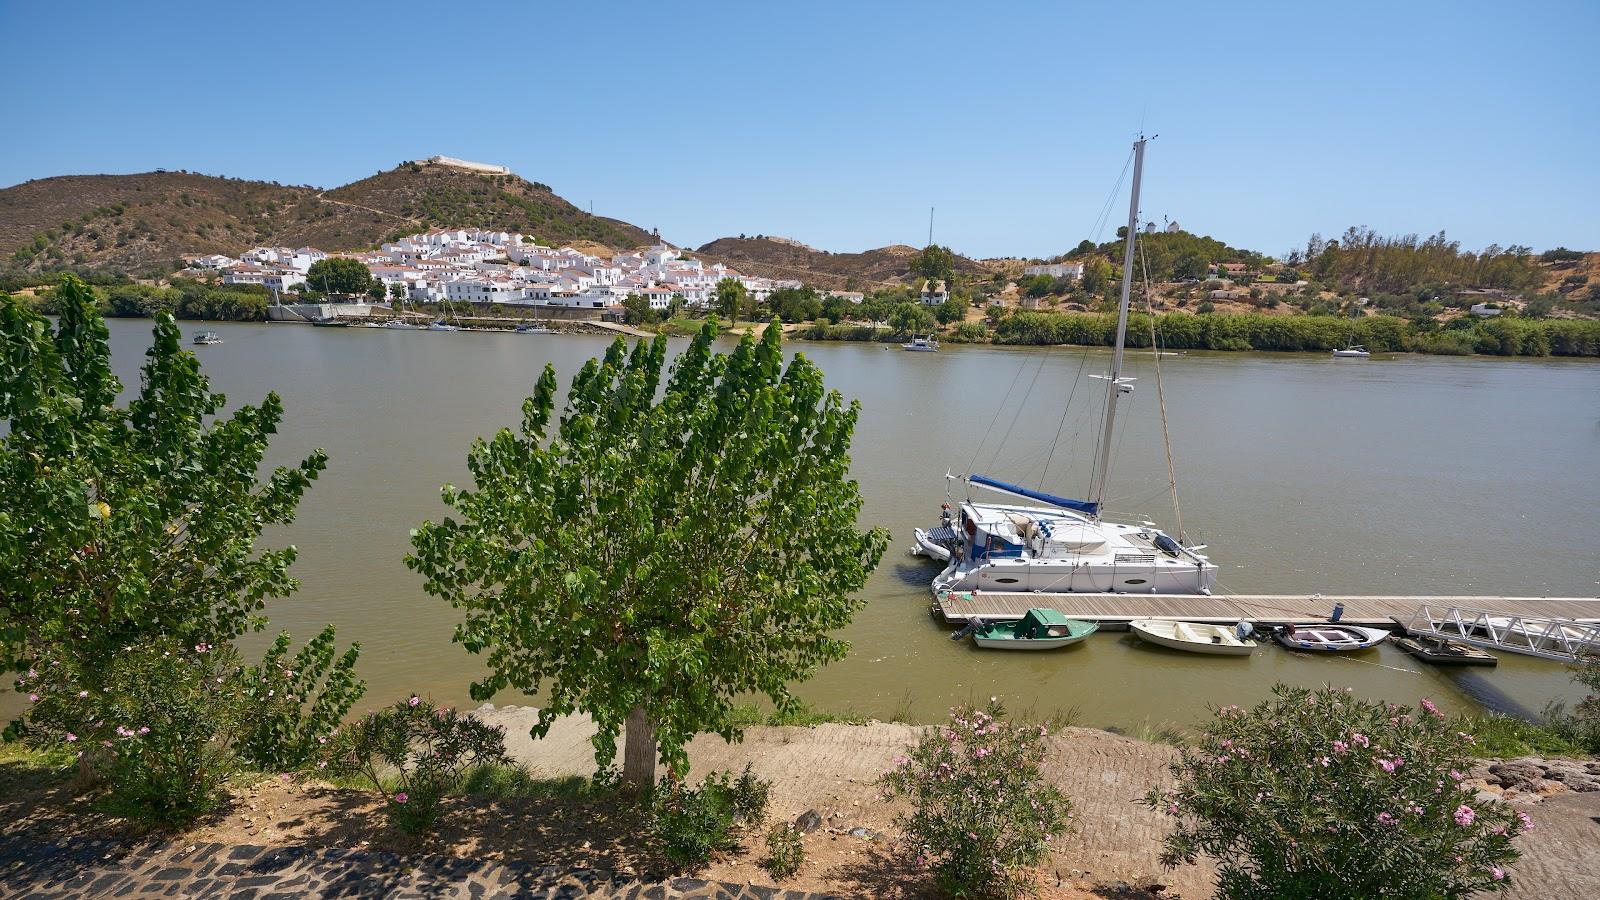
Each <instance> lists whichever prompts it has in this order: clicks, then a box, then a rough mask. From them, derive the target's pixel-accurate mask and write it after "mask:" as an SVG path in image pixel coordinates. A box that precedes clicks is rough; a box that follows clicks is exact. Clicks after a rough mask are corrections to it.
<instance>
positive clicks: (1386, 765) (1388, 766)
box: [1378, 759, 1395, 772]
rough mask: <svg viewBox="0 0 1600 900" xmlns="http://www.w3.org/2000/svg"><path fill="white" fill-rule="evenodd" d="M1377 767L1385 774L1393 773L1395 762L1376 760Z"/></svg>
mask: <svg viewBox="0 0 1600 900" xmlns="http://www.w3.org/2000/svg"><path fill="white" fill-rule="evenodd" d="M1378 765H1380V766H1383V770H1384V771H1385V772H1393V771H1394V770H1395V761H1394V760H1392V759H1380V760H1378Z"/></svg>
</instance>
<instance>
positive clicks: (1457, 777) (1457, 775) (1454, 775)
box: [1450, 769, 1467, 781]
mask: <svg viewBox="0 0 1600 900" xmlns="http://www.w3.org/2000/svg"><path fill="white" fill-rule="evenodd" d="M1450 777H1451V778H1452V779H1454V780H1456V781H1460V780H1461V779H1463V778H1465V777H1467V776H1465V775H1463V774H1461V773H1460V772H1457V771H1456V770H1455V769H1451V770H1450Z"/></svg>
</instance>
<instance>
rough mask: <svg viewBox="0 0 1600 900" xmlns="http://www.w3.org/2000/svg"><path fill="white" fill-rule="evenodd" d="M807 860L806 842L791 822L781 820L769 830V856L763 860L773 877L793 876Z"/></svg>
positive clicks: (778, 879) (776, 878)
mask: <svg viewBox="0 0 1600 900" xmlns="http://www.w3.org/2000/svg"><path fill="white" fill-rule="evenodd" d="M805 861H806V847H805V842H804V840H803V839H802V838H801V836H800V832H798V831H795V830H794V828H792V827H791V826H790V825H789V823H787V822H779V823H778V824H776V825H774V826H772V830H771V831H769V832H767V858H766V859H764V860H762V861H761V867H762V868H763V869H766V870H767V872H768V874H770V875H771V876H772V877H773V879H775V880H777V881H782V880H784V879H785V878H793V877H794V874H795V873H796V872H798V871H800V867H801V866H802V865H804V864H805Z"/></svg>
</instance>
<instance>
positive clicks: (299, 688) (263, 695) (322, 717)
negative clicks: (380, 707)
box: [239, 625, 367, 772]
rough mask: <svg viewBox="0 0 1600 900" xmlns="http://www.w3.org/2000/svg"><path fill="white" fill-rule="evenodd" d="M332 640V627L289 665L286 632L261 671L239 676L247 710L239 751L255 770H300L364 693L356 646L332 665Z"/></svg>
mask: <svg viewBox="0 0 1600 900" xmlns="http://www.w3.org/2000/svg"><path fill="white" fill-rule="evenodd" d="M333 635H334V627H333V626H332V625H329V626H327V627H326V628H324V629H322V633H321V634H318V635H317V636H316V637H315V638H312V639H311V641H310V642H308V643H307V644H306V645H305V646H304V647H302V648H300V652H298V653H296V654H295V655H294V658H293V659H292V660H290V659H286V657H287V656H288V654H289V632H287V631H285V632H283V633H281V634H279V635H278V637H277V639H276V640H275V641H273V643H272V647H271V648H270V649H269V650H268V651H267V654H266V656H265V657H264V658H263V659H262V660H261V665H259V666H252V667H250V668H248V669H246V670H245V671H244V673H243V677H242V682H243V688H244V692H245V696H247V697H249V698H250V700H251V704H250V715H249V720H248V722H247V723H246V726H245V730H244V733H243V735H242V736H241V745H240V748H239V749H240V754H241V755H242V756H244V757H245V759H247V760H249V761H250V762H251V763H252V764H254V765H255V766H257V767H259V768H261V769H265V770H271V771H276V772H288V771H293V770H295V769H300V768H304V767H305V766H306V765H308V764H310V763H311V762H313V761H314V758H315V757H316V756H317V754H318V749H319V747H320V746H321V745H323V744H326V742H327V739H328V737H329V736H330V735H332V734H333V732H334V731H335V730H336V729H338V727H339V723H340V722H342V721H344V717H345V715H346V714H347V713H349V712H350V707H351V706H354V705H355V702H356V701H357V700H360V699H361V696H362V695H363V694H365V693H366V692H367V685H366V683H365V682H363V681H362V680H361V679H359V678H357V677H356V675H355V664H356V658H357V657H358V656H359V655H360V654H361V645H360V644H352V645H350V649H349V650H346V651H345V652H344V655H342V656H340V657H339V658H338V659H337V660H335V659H334V653H335V650H336V648H335V647H334V643H333Z"/></svg>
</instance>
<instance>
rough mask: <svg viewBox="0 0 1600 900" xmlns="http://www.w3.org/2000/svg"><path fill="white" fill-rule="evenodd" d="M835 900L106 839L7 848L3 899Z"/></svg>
mask: <svg viewBox="0 0 1600 900" xmlns="http://www.w3.org/2000/svg"><path fill="white" fill-rule="evenodd" d="M828 896H829V895H826V894H815V893H806V892H802V891H786V890H783V889H782V888H775V887H762V886H759V885H748V884H726V883H719V882H714V881H703V880H700V879H697V878H674V879H671V880H668V881H662V882H657V883H654V884H650V883H646V882H642V881H639V880H638V879H637V878H635V877H633V876H631V875H617V874H613V873H610V872H606V871H603V870H597V869H562V868H556V867H547V868H540V867H538V866H534V865H530V864H527V863H517V862H505V863H491V862H485V861H481V860H472V859H460V858H456V857H448V856H439V855H426V854H425V855H402V854H397V853H388V852H382V851H369V850H345V849H339V848H323V849H311V848H306V847H293V846H290V847H262V846H256V845H249V844H240V845H233V846H229V845H226V844H217V843H187V842H185V841H182V840H179V841H175V842H171V843H165V844H129V843H122V842H115V841H105V840H75V841H68V842H62V843H41V842H35V841H32V840H26V839H22V840H7V841H6V842H4V843H3V844H0V897H6V898H12V897H15V898H27V900H56V898H61V900H66V898H93V897H119V898H122V897H126V898H138V900H143V898H150V897H182V898H227V900H289V898H299V897H337V898H378V897H385V898H387V897H408V898H409V897H418V898H430V900H435V898H436V900H493V898H513V897H515V898H530V900H531V898H552V900H553V898H557V897H615V898H630V900H632V898H639V900H645V898H648V900H701V898H705V900H712V898H715V900H827V898H828Z"/></svg>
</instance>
